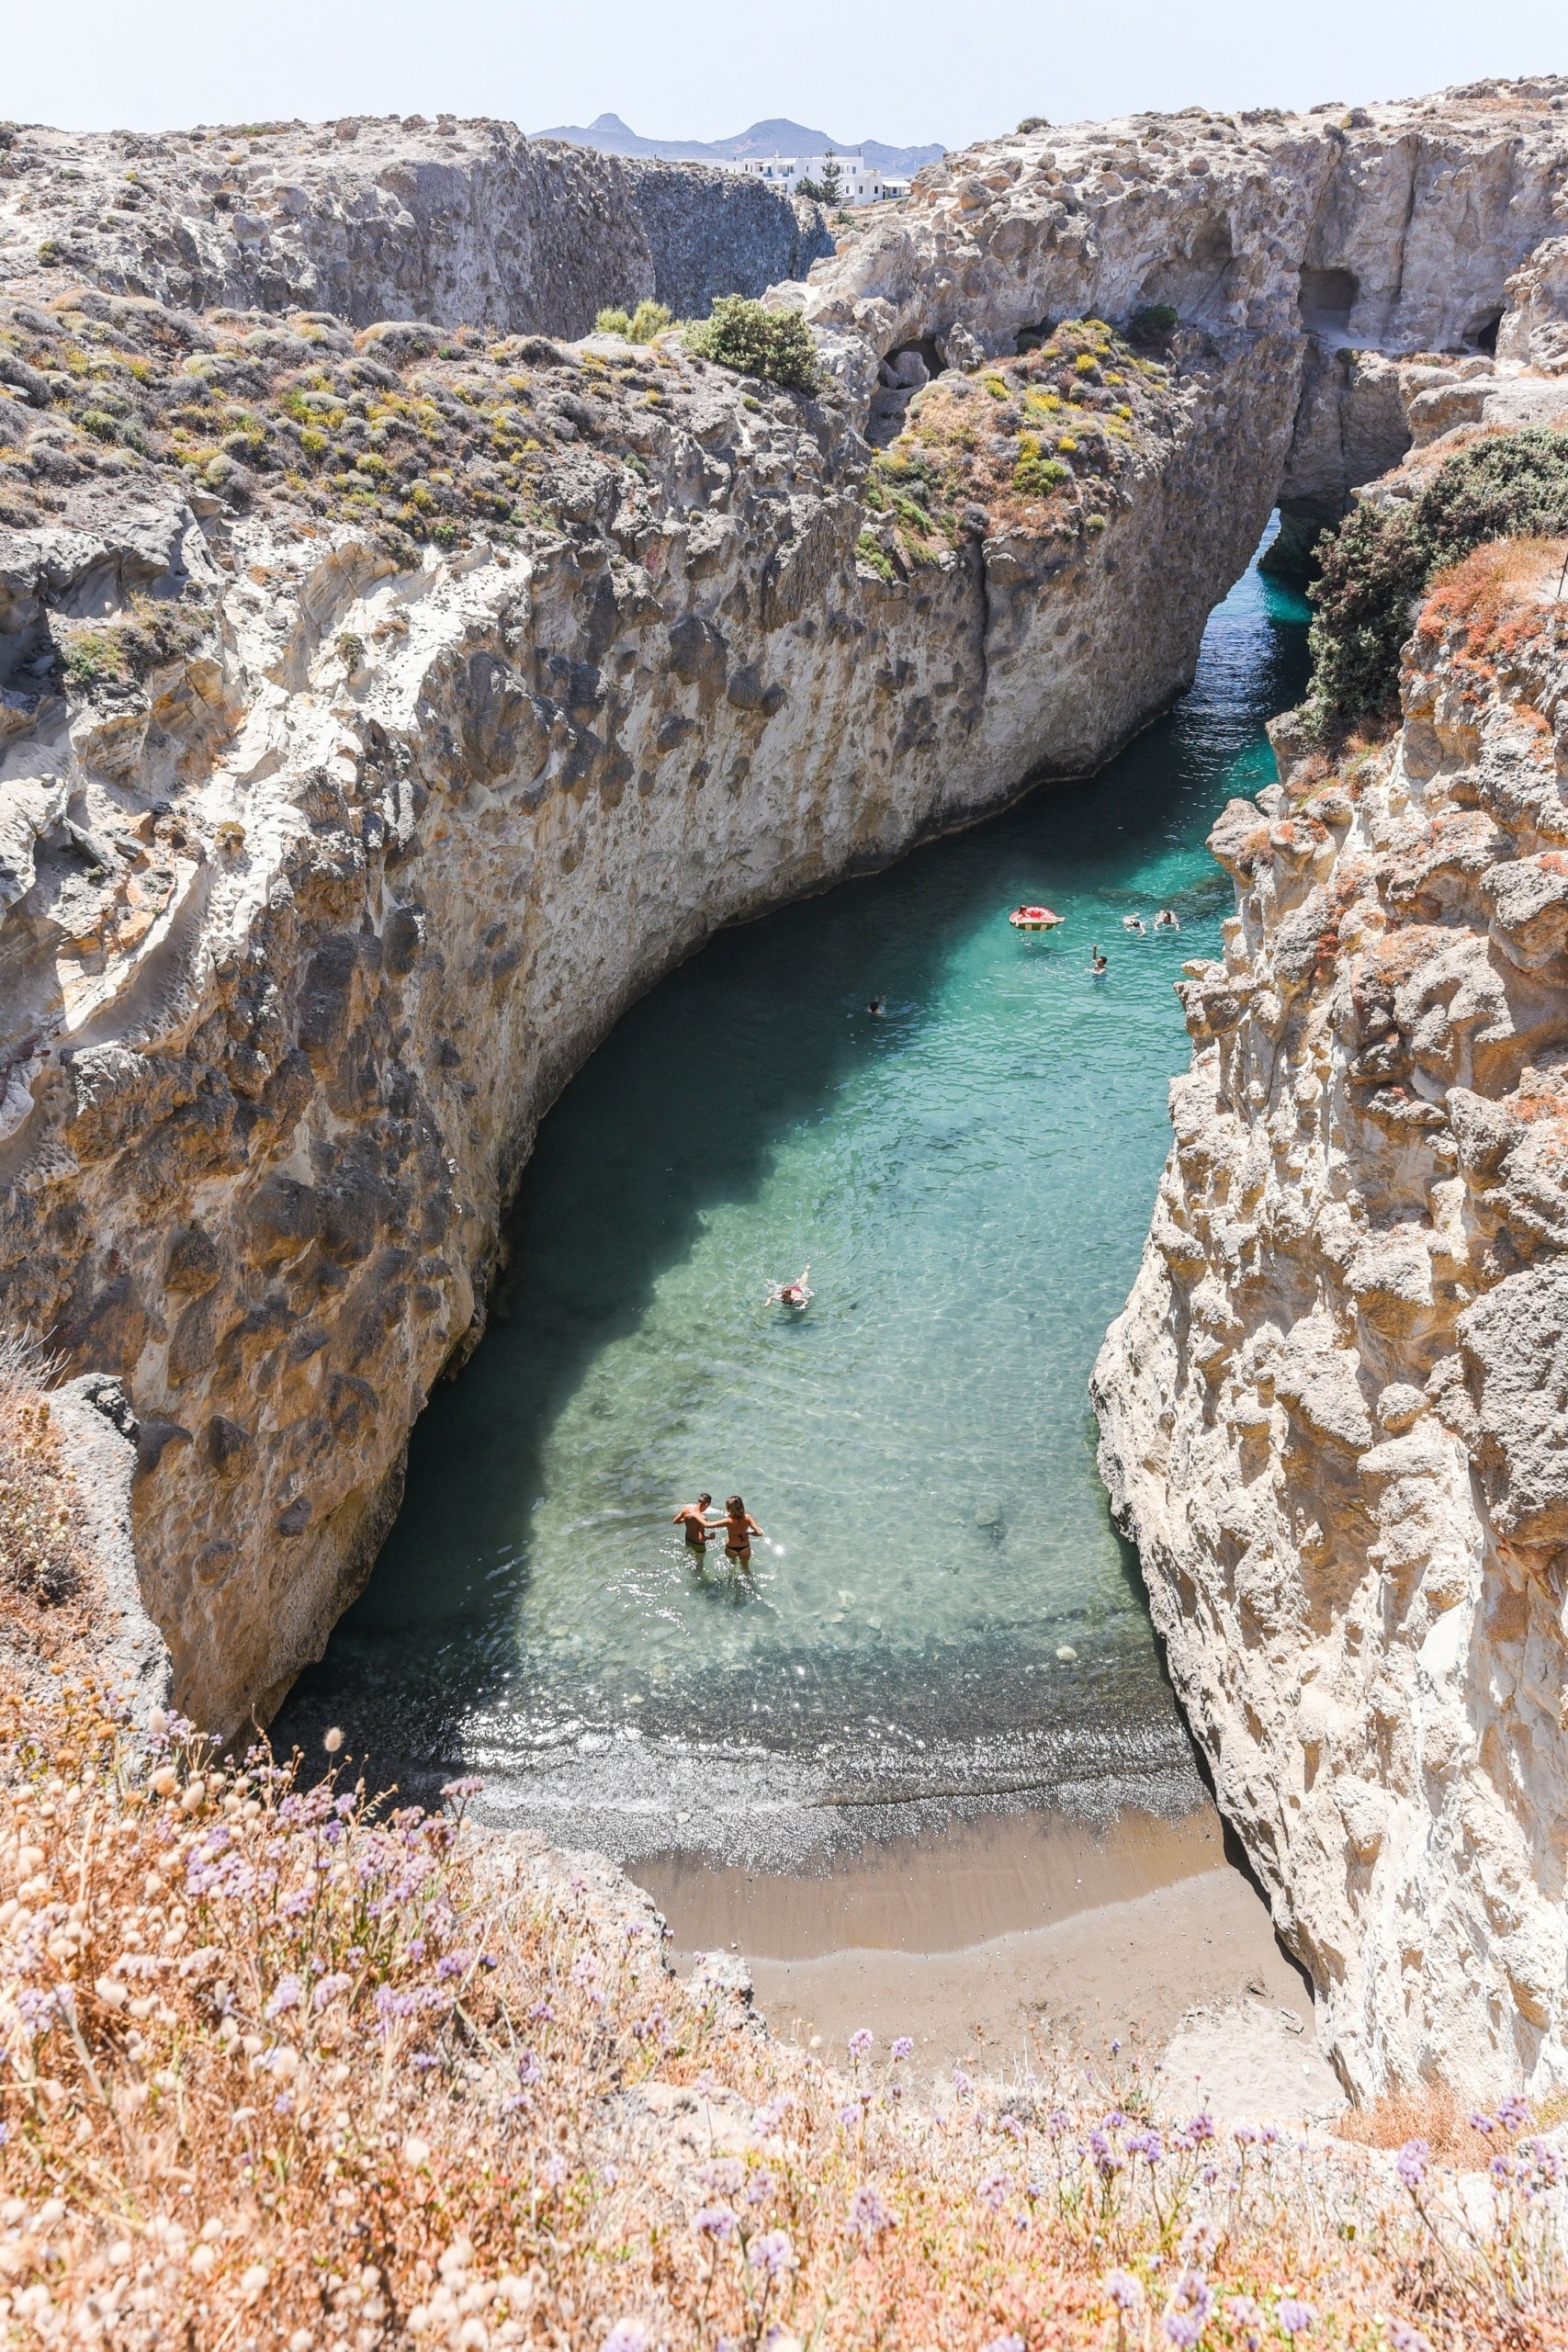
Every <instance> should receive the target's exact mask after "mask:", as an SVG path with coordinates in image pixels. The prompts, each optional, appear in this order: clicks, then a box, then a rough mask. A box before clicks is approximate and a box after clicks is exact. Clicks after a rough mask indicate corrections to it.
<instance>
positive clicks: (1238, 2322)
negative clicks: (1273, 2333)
mask: <svg viewBox="0 0 1568 2352" xmlns="http://www.w3.org/2000/svg"><path fill="white" fill-rule="evenodd" d="M1225 2316H1226V2317H1227V2318H1228V2319H1229V2321H1230V2323H1231V2325H1232V2326H1233V2327H1234V2328H1235V2330H1236V2331H1237V2333H1238V2334H1239V2335H1240V2336H1241V2340H1242V2342H1243V2343H1244V2344H1245V2345H1246V2346H1247V2352H1259V2348H1260V2346H1261V2345H1262V2342H1263V2330H1264V2328H1265V2327H1267V2325H1268V2324H1269V2323H1268V2320H1267V2318H1266V2316H1265V2314H1264V2312H1263V2309H1262V2307H1261V2305H1260V2304H1258V2303H1255V2302H1254V2301H1253V2300H1252V2297H1251V2296H1250V2295H1227V2296H1226V2298H1225Z"/></svg>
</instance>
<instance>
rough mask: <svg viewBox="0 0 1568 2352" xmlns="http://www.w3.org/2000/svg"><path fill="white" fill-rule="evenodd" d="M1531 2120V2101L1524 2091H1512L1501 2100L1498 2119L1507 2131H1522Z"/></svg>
mask: <svg viewBox="0 0 1568 2352" xmlns="http://www.w3.org/2000/svg"><path fill="white" fill-rule="evenodd" d="M1497 2120H1498V2122H1499V2123H1500V2124H1501V2125H1502V2126H1503V2129H1504V2130H1505V2131H1523V2130H1524V2128H1525V2125H1526V2124H1527V2123H1528V2122H1529V2120H1530V2103H1529V2099H1528V2098H1526V2097H1525V2096H1524V2093H1523V2092H1522V2091H1510V2092H1509V2093H1508V2096H1507V2098H1506V2099H1503V2100H1501V2101H1500V2102H1499V2104H1498V2108H1497Z"/></svg>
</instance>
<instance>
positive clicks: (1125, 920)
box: [1122, 915, 1144, 939]
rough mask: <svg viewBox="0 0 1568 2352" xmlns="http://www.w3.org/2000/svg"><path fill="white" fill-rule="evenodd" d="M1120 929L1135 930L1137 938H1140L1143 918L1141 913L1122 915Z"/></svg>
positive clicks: (1142, 930)
mask: <svg viewBox="0 0 1568 2352" xmlns="http://www.w3.org/2000/svg"><path fill="white" fill-rule="evenodd" d="M1122 930H1123V931H1135V932H1136V933H1137V934H1138V936H1139V938H1140V939H1141V938H1142V937H1143V935H1144V918H1143V916H1142V915H1123V916H1122Z"/></svg>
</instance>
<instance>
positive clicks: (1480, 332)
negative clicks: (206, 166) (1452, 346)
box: [1464, 311, 1503, 357]
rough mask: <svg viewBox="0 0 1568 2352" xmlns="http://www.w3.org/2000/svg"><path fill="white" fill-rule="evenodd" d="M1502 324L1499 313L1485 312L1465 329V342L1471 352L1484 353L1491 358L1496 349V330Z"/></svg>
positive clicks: (1501, 317) (1500, 313)
mask: <svg viewBox="0 0 1568 2352" xmlns="http://www.w3.org/2000/svg"><path fill="white" fill-rule="evenodd" d="M1502 323H1503V313H1502V311H1485V312H1483V315H1482V316H1481V317H1480V318H1478V319H1477V320H1475V321H1474V322H1473V323H1472V325H1470V326H1468V327H1466V329H1465V331H1464V339H1465V342H1466V343H1467V344H1468V345H1470V347H1471V349H1472V351H1484V352H1485V353H1486V355H1487V356H1488V357H1491V356H1493V355H1494V354H1495V351H1496V349H1497V330H1498V328H1499V327H1500V326H1501V325H1502Z"/></svg>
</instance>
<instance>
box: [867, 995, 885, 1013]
mask: <svg viewBox="0 0 1568 2352" xmlns="http://www.w3.org/2000/svg"><path fill="white" fill-rule="evenodd" d="M886 1010H887V1007H886V1005H885V1004H884V1003H883V1001H882V999H881V998H880V997H879V996H874V997H873V998H872V1000H871V1002H870V1003H869V1004H868V1005H867V1006H866V1011H867V1012H874V1013H883V1012H886Z"/></svg>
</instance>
